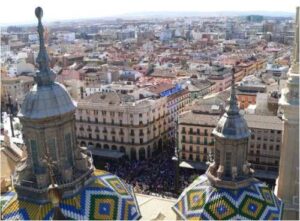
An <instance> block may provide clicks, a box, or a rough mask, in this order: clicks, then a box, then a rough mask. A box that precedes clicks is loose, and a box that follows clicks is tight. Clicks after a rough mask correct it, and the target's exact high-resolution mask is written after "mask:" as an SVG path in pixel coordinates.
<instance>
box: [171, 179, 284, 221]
mask: <svg viewBox="0 0 300 221" xmlns="http://www.w3.org/2000/svg"><path fill="white" fill-rule="evenodd" d="M282 208H283V203H282V202H281V201H280V200H279V199H278V198H277V197H276V196H275V195H274V193H273V192H272V191H271V190H270V189H269V188H268V186H267V185H266V184H265V183H263V182H260V181H258V180H256V181H253V182H251V183H250V185H249V186H247V187H244V188H239V189H236V190H234V189H227V188H215V187H213V186H212V185H211V184H210V182H209V180H208V178H207V176H206V175H202V176H199V177H198V178H197V179H196V180H195V181H194V182H193V183H192V184H191V185H190V186H189V187H188V188H186V189H185V190H184V191H183V192H182V194H181V195H180V197H179V199H178V201H177V202H176V204H175V205H174V206H173V210H174V211H175V213H176V214H177V215H178V216H179V218H180V219H183V220H225V219H226V220H227V219H233V220H280V219H281V216H282Z"/></svg>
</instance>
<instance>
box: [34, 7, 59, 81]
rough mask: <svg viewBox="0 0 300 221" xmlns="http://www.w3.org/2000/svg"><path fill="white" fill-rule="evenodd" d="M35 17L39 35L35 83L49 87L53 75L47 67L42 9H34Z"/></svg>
mask: <svg viewBox="0 0 300 221" xmlns="http://www.w3.org/2000/svg"><path fill="white" fill-rule="evenodd" d="M35 16H36V17H37V19H38V27H37V31H38V33H39V41H40V50H39V54H38V56H37V59H36V62H37V63H38V65H39V71H38V72H37V74H36V75H37V76H36V82H37V84H38V86H45V85H51V84H53V82H54V79H55V74H54V73H53V71H52V70H51V69H50V67H49V57H48V54H47V50H46V47H45V40H44V27H43V24H42V17H43V9H42V8H41V7H37V8H36V9H35Z"/></svg>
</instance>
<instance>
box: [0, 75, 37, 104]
mask: <svg viewBox="0 0 300 221" xmlns="http://www.w3.org/2000/svg"><path fill="white" fill-rule="evenodd" d="M33 85H34V80H33V78H32V77H27V76H18V77H13V78H10V77H5V78H2V79H1V104H2V105H4V106H3V107H6V104H8V96H11V102H12V104H13V105H14V106H19V105H20V104H22V102H23V100H24V97H25V95H26V94H27V92H28V91H29V90H30V89H31V87H32V86H33Z"/></svg>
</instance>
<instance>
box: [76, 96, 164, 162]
mask: <svg viewBox="0 0 300 221" xmlns="http://www.w3.org/2000/svg"><path fill="white" fill-rule="evenodd" d="M166 103H167V98H166V97H163V98H158V99H152V98H144V99H140V100H136V99H134V97H133V96H130V95H122V94H117V93H115V92H110V93H95V94H92V95H91V96H88V97H86V98H85V99H84V100H80V101H79V102H78V109H77V111H76V128H77V130H76V134H77V138H78V142H79V143H80V144H81V145H83V146H88V147H89V148H91V149H92V152H93V154H94V155H98V156H102V157H113V158H117V157H120V156H121V155H123V154H125V155H127V156H128V157H129V158H130V159H132V160H134V159H140V160H142V159H146V158H148V157H150V156H151V155H152V153H153V152H154V151H156V150H158V149H162V148H163V143H164V142H166V140H167V132H168V124H167V120H166V115H167V106H166ZM120 153H123V154H120Z"/></svg>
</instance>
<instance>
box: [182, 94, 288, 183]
mask: <svg viewBox="0 0 300 221" xmlns="http://www.w3.org/2000/svg"><path fill="white" fill-rule="evenodd" d="M213 102H214V103H213ZM223 106H224V105H223V103H222V102H221V101H218V100H214V101H213V98H209V99H208V100H205V99H203V100H200V101H199V102H198V103H197V102H195V103H194V104H193V105H192V107H191V108H190V110H188V111H186V112H184V113H182V114H180V115H179V125H178V144H179V150H180V151H179V152H180V160H181V161H182V162H185V161H186V162H189V163H190V164H192V165H193V167H194V168H195V169H205V162H206V161H207V160H208V159H209V157H210V156H211V157H213V154H214V153H213V151H212V150H213V147H214V137H213V135H212V133H211V132H212V130H213V129H214V128H215V127H216V123H217V122H218V120H219V117H220V113H223V111H224V109H223ZM244 117H245V120H246V121H247V124H248V127H249V129H250V130H251V137H250V139H249V143H248V151H247V153H248V156H247V159H248V161H249V162H250V163H251V165H252V168H253V169H254V170H255V176H256V177H260V178H268V179H276V177H277V176H278V167H279V160H280V150H281V139H282V134H281V133H282V122H281V120H280V119H279V118H278V117H277V116H263V115H256V114H245V115H244Z"/></svg>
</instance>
